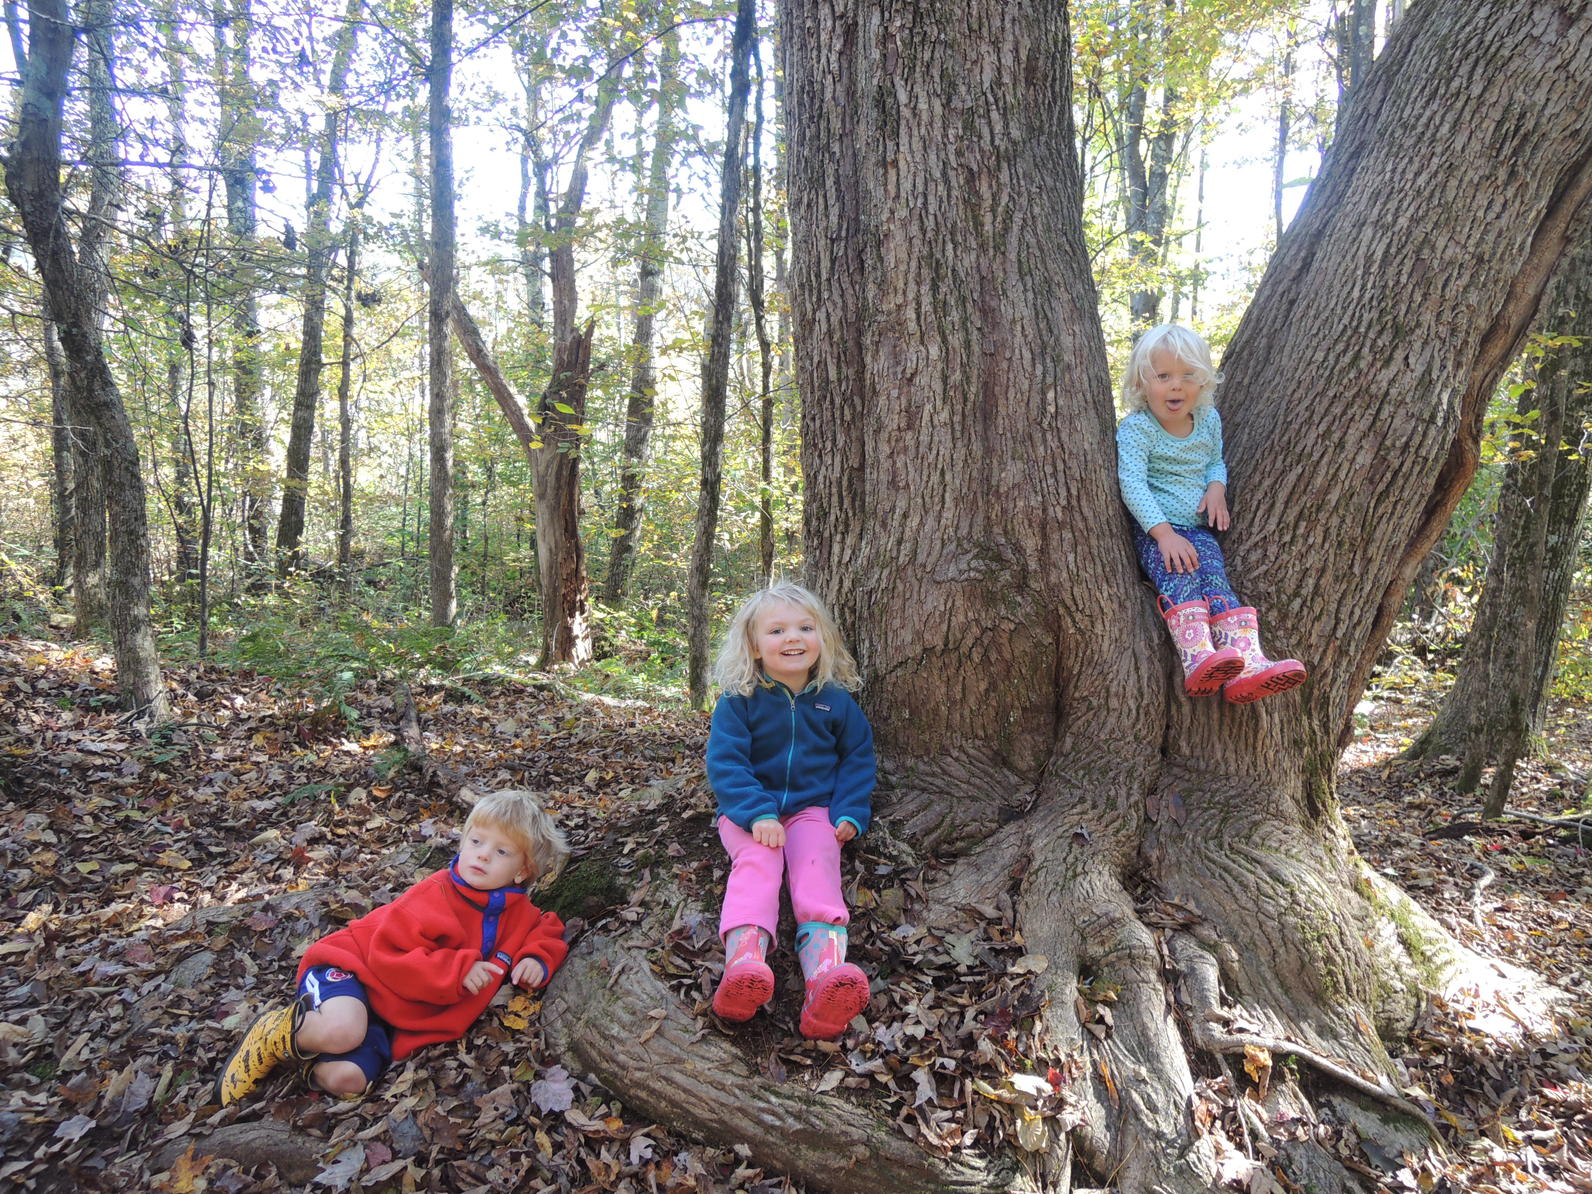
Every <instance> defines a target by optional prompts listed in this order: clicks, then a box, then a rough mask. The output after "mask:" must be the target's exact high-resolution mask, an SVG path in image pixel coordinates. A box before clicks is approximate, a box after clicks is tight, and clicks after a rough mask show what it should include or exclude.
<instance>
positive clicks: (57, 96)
mask: <svg viewBox="0 0 1592 1194" xmlns="http://www.w3.org/2000/svg"><path fill="white" fill-rule="evenodd" d="M86 14H87V16H88V19H89V25H90V30H91V31H90V34H89V39H88V40H89V41H90V44H91V48H92V50H93V53H94V56H95V58H96V59H97V60H98V61H99V63H100V64H101V66H103V67H106V68H107V75H106V77H107V79H108V64H109V63H110V61H111V53H110V29H111V24H110V20H111V16H110V6H109V5H108V4H103V3H100V4H91V5H89V6H88V8H87V9H86ZM28 33H29V38H28V57H27V61H26V65H25V66H24V67H23V91H22V106H21V110H20V111H19V113H18V116H17V130H16V139H15V141H14V142H13V144H12V147H11V152H10V153H8V154H7V155H6V158H5V180H6V190H7V192H8V193H9V195H10V196H11V202H12V203H13V204H15V205H16V209H17V213H18V215H19V216H20V217H21V219H22V224H23V229H24V231H25V233H26V235H27V238H28V244H29V247H30V248H31V249H32V250H33V256H34V260H35V261H36V262H37V263H38V267H39V274H40V276H41V278H42V280H43V283H44V302H45V313H46V316H47V317H48V318H49V320H50V321H51V322H52V323H53V324H54V325H55V329H56V332H57V333H58V334H59V336H60V339H61V350H62V353H63V355H64V356H65V358H66V362H67V368H68V371H69V373H70V374H71V375H72V377H73V384H72V385H71V386H70V387H69V390H70V394H71V403H72V408H73V409H72V414H73V420H74V422H80V423H81V424H83V425H84V427H85V428H86V429H87V431H88V434H89V435H90V436H92V437H93V438H92V440H91V447H92V448H93V450H94V451H95V452H97V453H98V458H97V460H95V461H93V462H92V464H91V467H96V469H97V471H98V472H99V477H100V482H101V486H102V490H101V496H100V498H99V499H98V500H99V501H100V502H102V503H103V507H102V508H103V509H105V511H106V526H107V528H108V540H109V554H108V560H109V566H108V569H107V585H106V605H107V614H108V619H109V622H110V629H111V643H112V650H113V653H114V655H115V659H116V679H117V685H118V687H119V688H120V690H121V693H122V698H123V700H124V701H125V702H126V703H127V704H128V705H129V706H130V707H131V708H132V709H134V710H136V711H137V712H138V714H139V716H140V717H145V718H148V719H149V720H151V721H157V722H158V721H165V720H166V719H167V718H168V717H169V716H170V704H169V701H168V697H167V693H166V686H165V682H164V680H163V679H162V678H161V674H160V659H159V656H158V654H157V652H156V649H155V634H154V628H153V626H152V625H151V624H150V619H149V523H148V512H147V510H146V509H145V504H144V503H145V499H144V478H143V473H142V471H141V470H140V468H139V463H138V445H137V443H136V441H135V440H134V438H133V429H132V425H131V423H129V422H128V419H127V411H126V408H125V407H124V406H123V405H122V396H121V393H120V391H119V390H118V389H117V386H116V379H115V377H114V376H113V375H112V374H111V370H110V365H109V363H108V362H107V360H106V358H105V351H104V343H103V340H102V337H101V332H100V318H101V311H102V302H103V296H104V293H105V290H104V287H105V283H104V279H103V276H102V275H101V274H100V273H99V262H98V254H97V251H96V249H95V246H96V245H97V242H98V239H99V238H100V237H101V236H103V235H104V230H103V228H95V229H91V230H90V231H89V232H88V233H87V240H88V244H86V245H82V246H74V245H73V244H72V239H71V234H70V231H69V229H68V225H67V219H66V206H65V201H64V195H63V193H62V188H61V134H62V124H63V115H64V109H65V102H66V75H67V70H68V68H69V67H70V65H71V61H72V43H73V40H74V37H75V34H76V30H75V29H74V27H73V26H72V24H71V23H70V20H69V17H68V14H67V11H66V7H65V5H64V4H63V3H62V2H61V0H37V2H35V3H30V4H29V5H28ZM95 144H96V149H95V155H96V158H99V157H100V155H101V154H105V155H107V156H108V155H109V153H110V152H112V149H111V147H112V145H113V142H111V141H100V140H98V139H97V138H95ZM94 169H95V172H96V173H98V172H99V171H101V170H114V166H110V165H107V164H106V163H105V161H103V160H97V161H96V163H95V167H94ZM90 215H91V216H104V217H108V213H107V212H95V211H93V210H92V208H91V211H90ZM80 248H81V250H82V256H81V257H80V256H79V250H80ZM91 522H92V520H91Z"/></svg>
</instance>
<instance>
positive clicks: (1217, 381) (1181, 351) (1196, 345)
mask: <svg viewBox="0 0 1592 1194" xmlns="http://www.w3.org/2000/svg"><path fill="white" fill-rule="evenodd" d="M1158 352H1169V353H1171V354H1172V355H1173V356H1174V357H1176V358H1177V359H1178V360H1180V361H1182V362H1184V363H1185V364H1188V365H1193V366H1194V376H1195V377H1196V378H1197V379H1198V380H1199V383H1200V394H1199V397H1198V398H1196V399H1194V406H1195V409H1198V408H1200V407H1202V406H1215V405H1216V387H1217V386H1219V385H1221V384H1222V375H1221V374H1220V373H1218V372H1217V371H1216V367H1215V366H1214V365H1212V364H1211V346H1210V345H1209V344H1207V343H1205V337H1204V336H1202V335H1200V334H1199V333H1198V332H1196V331H1194V330H1193V329H1191V328H1186V327H1184V326H1182V325H1181V324H1177V323H1163V324H1159V325H1157V326H1156V327H1153V328H1151V329H1150V330H1149V331H1147V332H1145V333H1144V335H1142V336H1140V337H1139V342H1138V343H1137V344H1135V345H1134V346H1133V351H1132V352H1131V353H1129V354H1128V367H1127V368H1126V369H1124V370H1123V371H1122V407H1123V409H1124V410H1127V411H1130V412H1131V411H1136V410H1143V409H1145V406H1146V405H1147V399H1146V396H1145V392H1144V383H1145V382H1146V381H1148V380H1149V378H1150V375H1151V373H1152V372H1153V366H1152V365H1151V363H1150V358H1151V357H1153V356H1154V355H1155V354H1156V353H1158Z"/></svg>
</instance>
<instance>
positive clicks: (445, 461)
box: [350, 0, 458, 626]
mask: <svg viewBox="0 0 1592 1194" xmlns="http://www.w3.org/2000/svg"><path fill="white" fill-rule="evenodd" d="M426 78H427V86H428V97H429V98H428V103H429V116H428V120H427V123H428V131H429V134H430V142H431V251H430V258H429V260H428V261H427V263H426V264H427V266H428V277H429V279H430V285H429V287H428V290H427V298H426V313H427V319H426V347H427V361H428V366H429V367H428V370H427V395H428V398H429V401H428V403H427V407H426V422H427V427H428V429H429V431H430V435H429V442H430V445H431V489H430V521H429V524H428V525H429V528H430V540H429V550H428V552H427V558H428V560H429V562H430V566H431V624H432V625H433V626H452V625H453V621H454V617H455V616H456V614H457V612H458V611H457V603H456V596H455V592H454V578H455V572H454V562H453V539H454V527H453V344H452V341H451V340H450V339H449V337H448V313H449V310H450V309H451V307H452V305H453V286H454V274H455V268H454V240H455V236H454V217H453V110H452V102H451V100H450V98H449V94H448V93H449V90H450V88H451V86H452V83H453V0H435V2H434V3H433V4H432V6H431V62H430V66H429V69H428V70H427V71H426ZM350 266H352V263H350Z"/></svg>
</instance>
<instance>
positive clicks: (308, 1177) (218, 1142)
mask: <svg viewBox="0 0 1592 1194" xmlns="http://www.w3.org/2000/svg"><path fill="white" fill-rule="evenodd" d="M190 1146H191V1147H192V1148H193V1150H194V1153H195V1155H196V1156H201V1157H202V1156H213V1157H226V1158H227V1159H228V1160H231V1161H236V1162H237V1163H238V1164H239V1165H240V1166H242V1167H244V1168H253V1167H254V1166H256V1165H265V1164H270V1165H275V1166H276V1169H277V1172H278V1173H280V1174H281V1175H282V1176H283V1177H284V1178H286V1179H287V1180H288V1181H290V1182H293V1183H295V1184H303V1183H305V1182H309V1181H313V1180H314V1178H315V1175H316V1174H317V1173H319V1172H320V1171H321V1154H322V1153H323V1152H324V1151H325V1150H326V1141H324V1140H321V1139H318V1138H317V1137H314V1136H308V1135H306V1134H305V1133H303V1132H297V1131H294V1130H293V1129H292V1128H291V1127H289V1126H288V1125H287V1124H284V1123H278V1122H277V1121H275V1120H271V1119H265V1120H255V1121H252V1122H250V1123H231V1124H222V1125H221V1126H220V1127H219V1128H217V1129H216V1130H215V1131H213V1132H198V1131H196V1132H194V1133H193V1134H192V1135H190V1136H184V1137H182V1138H181V1139H179V1140H176V1141H173V1142H172V1143H171V1144H168V1145H166V1146H165V1147H164V1148H162V1149H161V1150H160V1152H159V1154H157V1156H156V1158H155V1161H154V1164H153V1166H152V1168H153V1169H154V1170H156V1171H160V1170H166V1169H170V1168H171V1167H172V1166H173V1165H175V1164H176V1163H177V1158H178V1157H180V1156H182V1155H183V1154H184V1153H185V1152H187V1151H188V1149H189V1147H190Z"/></svg>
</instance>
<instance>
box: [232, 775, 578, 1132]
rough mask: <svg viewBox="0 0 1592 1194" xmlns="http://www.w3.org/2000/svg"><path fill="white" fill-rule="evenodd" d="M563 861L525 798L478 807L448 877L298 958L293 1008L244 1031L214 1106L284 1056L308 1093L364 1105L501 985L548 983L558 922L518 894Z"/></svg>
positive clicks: (545, 819) (243, 1090) (496, 797)
mask: <svg viewBox="0 0 1592 1194" xmlns="http://www.w3.org/2000/svg"><path fill="white" fill-rule="evenodd" d="M568 857H569V846H568V845H567V844H566V843H565V841H564V835H563V834H562V833H561V832H560V831H559V829H558V827H557V826H556V825H554V823H553V819H552V817H551V816H549V815H548V813H547V811H546V810H545V809H543V808H542V806H541V803H540V801H538V800H537V798H536V797H535V796H534V795H532V794H531V793H530V792H519V791H508V792H493V793H491V794H490V795H487V796H483V797H481V799H480V800H479V801H477V803H476V805H475V807H474V808H473V809H472V810H471V811H470V816H469V818H468V819H467V820H466V821H465V823H464V832H463V834H462V835H461V839H460V842H459V853H458V855H457V856H456V857H455V858H454V860H453V862H452V863H451V864H450V865H449V866H447V867H446V868H444V869H442V870H440V871H436V872H434V873H433V874H430V875H427V876H426V877H425V878H424V879H422V880H421V881H420V882H418V883H416V884H415V885H414V886H413V887H411V888H410V889H409V890H408V891H406V892H404V893H403V895H401V896H399V897H398V898H397V899H396V900H394V901H393V902H392V903H390V904H383V905H382V906H381V907H379V908H376V909H375V910H373V911H372V912H370V913H368V914H367V915H365V916H362V917H360V918H359V919H358V920H355V921H351V922H350V923H349V924H348V925H347V926H345V927H344V928H341V929H339V930H338V931H337V932H335V933H333V934H331V935H330V936H329V937H323V938H321V939H320V940H319V941H317V942H315V944H313V945H311V946H310V947H309V949H307V950H306V951H305V952H304V958H303V960H302V961H301V962H300V963H299V970H298V997H297V998H296V999H294V1000H293V1001H292V1002H291V1003H288V1004H286V1005H284V1006H281V1007H276V1008H272V1009H271V1010H269V1011H266V1012H264V1013H262V1014H261V1015H260V1016H259V1017H258V1018H256V1019H255V1021H254V1023H253V1024H251V1025H250V1026H249V1029H248V1031H247V1032H246V1033H245V1034H244V1037H243V1040H242V1041H241V1042H240V1043H239V1045H238V1047H237V1048H236V1049H235V1050H233V1053H232V1056H231V1057H230V1058H228V1060H227V1064H226V1066H225V1067H224V1068H223V1069H222V1071H221V1076H220V1077H219V1078H218V1079H217V1080H216V1092H215V1093H216V1100H217V1101H218V1102H220V1103H223V1104H227V1103H235V1102H237V1101H238V1100H239V1099H241V1098H243V1097H244V1096H245V1095H246V1094H248V1093H249V1091H251V1090H253V1089H254V1087H255V1086H257V1085H258V1084H259V1083H260V1082H261V1080H263V1079H264V1078H265V1076H266V1075H267V1074H269V1073H270V1072H271V1070H272V1069H274V1068H275V1067H276V1065H277V1063H279V1062H281V1061H285V1060H287V1059H288V1058H290V1057H291V1058H297V1059H300V1060H307V1061H310V1062H311V1063H312V1064H311V1066H310V1074H309V1077H310V1084H311V1085H312V1086H314V1087H317V1088H319V1089H320V1090H324V1091H326V1092H328V1093H330V1094H337V1095H357V1094H360V1093H362V1092H363V1091H364V1090H365V1089H366V1088H367V1087H368V1086H369V1085H370V1084H371V1083H372V1082H374V1081H375V1080H376V1079H377V1077H379V1076H380V1075H381V1073H382V1071H383V1070H385V1069H386V1068H387V1066H388V1065H389V1064H390V1063H391V1062H393V1061H402V1060H403V1059H404V1058H405V1057H408V1056H409V1054H411V1053H413V1052H414V1051H415V1050H416V1049H418V1048H419V1047H420V1046H421V1045H429V1044H432V1043H434V1042H437V1041H453V1040H458V1039H459V1038H460V1037H461V1036H463V1035H464V1033H465V1030H466V1029H468V1028H469V1027H470V1025H471V1024H473V1023H475V1021H476V1018H477V1017H478V1016H480V1014H481V1013H482V1012H483V1011H484V1010H485V1009H486V1005H487V1004H488V1003H490V1002H491V1001H492V996H493V995H495V994H496V993H497V990H498V988H499V987H500V986H502V984H503V980H504V979H505V978H507V979H509V980H510V981H512V982H514V983H516V984H517V985H519V986H522V987H527V988H536V987H541V986H543V985H544V984H545V983H546V982H547V980H548V979H549V978H551V977H552V975H553V971H554V970H556V969H558V965H559V963H561V962H562V961H563V960H564V955H565V954H566V953H568V947H567V946H566V945H565V944H564V922H563V921H561V920H560V919H559V918H558V917H557V916H556V915H554V914H553V913H551V912H542V911H541V910H540V909H538V908H537V907H536V905H535V904H533V903H531V901H530V897H529V896H527V895H526V894H525V885H526V884H527V883H529V882H531V881H533V880H536V879H543V878H551V877H552V876H554V875H556V874H557V873H558V871H559V869H560V868H561V867H562V866H563V865H564V861H565V859H566V858H568Z"/></svg>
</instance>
